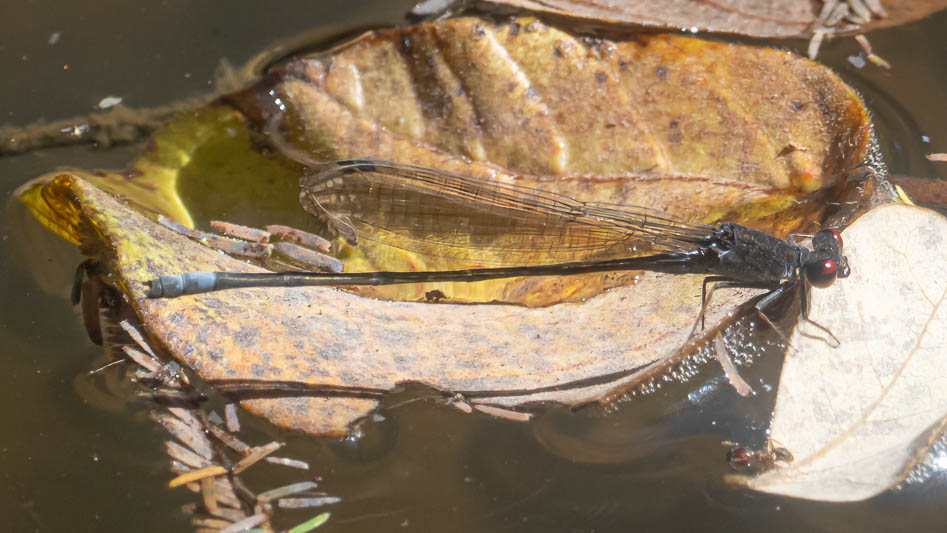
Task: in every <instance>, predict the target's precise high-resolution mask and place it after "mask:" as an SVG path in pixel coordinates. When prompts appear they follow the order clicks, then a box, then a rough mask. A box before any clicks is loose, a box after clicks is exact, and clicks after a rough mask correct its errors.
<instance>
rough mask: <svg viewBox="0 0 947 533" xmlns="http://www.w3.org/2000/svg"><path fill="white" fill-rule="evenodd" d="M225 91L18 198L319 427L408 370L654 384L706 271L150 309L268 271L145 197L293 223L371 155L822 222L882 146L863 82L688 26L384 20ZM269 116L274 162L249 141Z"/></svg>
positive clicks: (219, 359) (201, 350)
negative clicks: (312, 186)
mask: <svg viewBox="0 0 947 533" xmlns="http://www.w3.org/2000/svg"><path fill="white" fill-rule="evenodd" d="M578 96H581V97H578ZM225 101H226V102H228V103H230V104H231V105H233V106H235V107H236V108H238V109H239V110H240V111H241V112H240V113H238V112H235V111H234V110H233V109H231V108H227V107H224V106H215V107H209V108H206V109H204V110H201V111H200V112H199V113H196V114H194V115H188V116H185V117H182V118H180V119H179V120H176V121H174V122H173V123H172V124H170V125H169V127H168V129H167V131H166V132H164V133H162V134H161V135H159V136H158V138H157V141H156V145H155V146H156V148H155V149H153V150H152V151H151V152H149V153H148V154H146V155H145V156H143V158H142V159H141V160H140V161H138V162H137V163H136V165H135V168H136V169H137V172H133V173H129V174H128V175H111V176H108V177H106V178H104V179H107V180H108V190H109V191H111V192H113V193H115V194H117V197H113V196H111V195H109V194H107V193H105V192H103V191H102V190H100V188H97V187H94V186H92V185H91V184H90V183H89V182H87V181H85V180H84V179H82V178H81V177H79V174H78V173H54V174H51V175H48V176H47V177H46V178H45V179H44V180H41V183H39V184H37V185H34V186H32V187H31V188H27V189H25V190H26V192H25V193H24V196H23V199H24V200H25V201H26V202H27V203H28V204H29V206H30V208H31V209H32V210H33V212H34V213H36V214H37V216H38V217H39V218H41V220H43V222H44V224H46V226H47V227H49V228H51V229H53V230H54V231H56V232H57V233H59V234H60V235H62V236H64V237H66V238H67V239H70V240H71V241H72V242H76V243H79V244H80V246H81V248H82V250H83V252H84V253H86V254H87V255H89V256H90V257H92V258H93V259H95V260H96V261H98V262H99V263H101V265H102V270H101V271H103V272H108V273H110V275H109V276H107V277H108V278H109V283H111V284H113V285H115V286H116V287H117V288H118V289H119V290H120V291H121V292H122V293H123V294H124V295H125V297H126V299H127V300H128V302H129V304H130V305H131V307H132V308H133V309H134V311H135V312H136V314H137V315H138V317H139V318H140V319H141V321H142V322H143V323H144V326H145V328H144V329H146V330H147V331H148V333H149V335H150V337H151V340H152V341H153V342H154V343H156V344H157V345H158V346H161V347H162V348H164V349H165V350H166V352H167V353H170V354H172V355H173V356H174V357H175V358H177V359H178V360H179V361H181V362H182V363H183V364H184V365H186V366H187V367H189V368H191V369H192V370H194V371H195V372H196V373H197V374H199V375H200V376H201V377H202V378H203V379H204V380H206V381H208V382H209V383H210V384H211V385H213V386H215V387H217V388H218V390H221V391H224V392H225V393H227V394H231V395H232V396H233V397H234V398H235V399H237V400H244V401H242V402H241V403H242V405H243V406H244V407H247V408H248V409H249V410H251V411H253V412H255V413H258V414H261V415H263V416H266V417H267V418H269V419H270V420H271V421H273V422H275V423H276V424H279V425H281V426H284V427H288V428H292V429H296V430H301V431H306V432H309V433H320V434H323V433H340V432H342V431H344V430H345V428H346V426H347V425H348V424H349V423H350V422H352V421H353V420H355V419H357V418H359V417H360V416H362V415H364V414H365V413H366V412H368V411H369V410H370V409H372V408H373V407H374V406H375V405H376V400H377V398H378V397H379V396H380V395H382V394H384V393H385V392H387V391H389V390H391V389H392V388H394V387H396V386H397V385H398V384H399V383H403V382H408V381H417V382H422V383H424V384H426V385H429V386H430V387H433V388H434V389H437V390H438V391H442V392H443V395H444V398H445V399H447V398H449V397H452V395H453V393H461V399H460V400H459V402H464V403H467V402H469V403H470V404H474V405H484V404H493V405H497V406H502V407H504V408H507V409H511V408H512V409H519V408H522V407H523V406H524V405H526V404H529V403H532V402H540V401H552V402H560V403H564V404H568V405H577V404H582V403H587V402H592V401H596V400H598V399H599V398H601V397H602V396H603V395H605V394H609V395H611V394H620V391H621V390H622V387H624V386H627V385H628V384H629V383H632V382H634V381H635V380H636V379H639V377H640V376H648V377H649V379H650V377H653V374H651V373H649V372H650V371H653V370H654V367H651V368H649V365H651V364H652V363H655V362H662V364H663V363H666V362H667V361H668V360H669V358H670V357H671V356H672V355H675V354H678V355H681V354H683V353H688V352H691V351H693V350H694V349H695V348H694V346H688V347H685V349H683V350H682V346H684V344H685V342H686V341H687V337H688V332H689V331H690V329H691V326H692V324H693V322H694V319H695V317H696V316H697V314H698V307H699V301H700V292H701V291H700V281H701V279H700V277H699V276H668V275H654V274H644V275H641V276H637V275H635V274H634V273H632V274H628V275H626V276H625V277H623V278H622V279H620V280H617V281H616V279H611V278H618V277H619V276H614V275H605V276H602V277H601V278H600V279H597V280H594V282H593V283H592V284H591V285H593V286H595V287H597V290H601V288H602V287H603V286H605V287H607V286H609V284H612V285H623V286H621V287H619V288H616V289H614V290H611V291H610V292H607V293H604V294H601V295H599V296H595V297H592V296H591V294H589V293H582V292H580V291H574V290H573V289H572V287H571V286H569V285H564V284H563V282H562V281H561V280H558V279H548V278H547V279H545V280H530V281H529V282H527V283H526V284H523V285H520V286H519V287H518V288H515V289H510V290H508V292H507V294H510V293H512V294H513V295H514V296H515V295H517V294H519V295H525V296H523V299H521V300H516V299H515V298H510V299H509V300H506V301H523V302H525V303H533V302H532V301H531V300H528V299H529V298H533V297H534V295H551V296H555V297H556V298H558V300H554V301H561V300H562V296H563V294H566V293H570V292H571V296H572V297H573V298H574V299H575V300H577V302H576V303H566V304H561V305H556V306H552V307H546V308H523V307H514V306H508V305H466V306H465V305H456V304H443V303H442V304H436V305H435V304H423V303H416V302H381V301H376V300H372V299H367V298H362V297H359V296H356V295H353V294H348V293H345V292H341V291H337V290H330V289H320V288H305V289H276V290H270V289H249V290H238V291H227V292H222V293H214V294H206V295H199V296H194V297H184V298H179V299H174V300H150V299H147V298H145V297H144V290H145V289H144V285H143V284H144V282H146V281H148V280H151V279H153V278H156V277H159V276H163V275H170V274H179V273H182V272H189V271H201V270H211V271H237V272H239V271H248V270H254V268H253V267H250V266H248V265H247V264H245V263H243V262H240V261H237V260H234V259H231V258H229V257H226V256H224V255H222V254H220V253H217V252H214V251H211V250H208V249H207V248H205V247H203V246H200V245H198V244H197V243H195V242H192V241H191V240H189V239H187V238H186V237H183V236H181V235H179V234H176V233H173V232H171V231H169V230H167V229H166V228H164V227H161V226H159V225H157V224H155V223H154V222H152V220H151V219H150V218H146V217H144V216H142V215H141V214H140V212H145V213H147V214H149V215H151V216H154V215H155V214H159V213H161V214H166V215H169V216H171V217H172V218H178V219H179V221H183V222H188V221H189V218H190V217H193V218H194V219H196V220H198V221H200V222H201V223H202V224H204V223H206V222H205V221H207V220H209V219H214V218H222V217H223V215H226V214H228V213H229V212H230V210H232V209H236V208H237V207H238V206H239V205H241V204H244V205H252V206H253V210H252V211H253V215H252V216H253V217H256V220H254V221H247V220H243V219H241V220H237V221H235V222H242V223H251V224H253V223H255V224H260V223H281V224H293V223H295V221H296V220H308V219H310V217H308V215H306V214H305V212H304V211H303V210H302V209H301V208H300V207H299V206H298V204H296V197H297V195H298V190H297V188H296V187H297V185H296V179H297V178H299V177H300V176H302V175H303V174H304V173H305V172H306V169H304V168H302V167H301V166H300V163H302V164H303V165H305V166H312V167H318V160H320V159H336V158H349V157H364V156H371V157H377V158H387V159H392V160H396V161H401V162H406V163H412V164H421V165H427V166H434V167H437V168H442V169H445V170H453V171H457V172H462V173H466V174H473V175H476V176H480V177H488V178H493V179H500V180H508V181H515V182H516V183H519V184H523V185H531V186H536V187H540V188H545V189H548V190H553V191H557V192H563V193H565V194H567V195H569V196H573V197H577V198H578V199H580V200H590V201H606V202H613V203H622V204H635V205H647V206H649V207H652V208H657V209H661V210H665V211H669V212H671V213H673V214H676V215H678V216H681V217H684V218H688V219H692V220H693V219H696V220H706V221H710V220H716V219H718V218H726V219H728V220H731V221H737V222H740V221H748V220H752V221H754V225H755V226H756V227H759V228H762V229H767V230H770V231H772V232H773V233H777V234H785V233H787V232H789V231H794V230H795V231H806V230H808V229H811V228H812V227H813V226H814V225H816V224H817V223H818V222H817V221H818V220H820V219H822V218H823V214H824V209H825V200H826V199H827V198H830V197H834V196H833V195H834V191H832V192H829V191H825V189H826V188H827V187H828V186H829V185H832V184H834V183H837V181H838V180H839V179H840V177H841V176H842V175H844V174H845V173H846V172H847V171H848V170H850V169H852V167H854V166H855V165H857V164H858V163H859V162H860V161H861V160H862V159H863V157H864V154H865V150H866V146H867V143H868V141H869V138H870V125H869V123H868V121H867V114H866V111H865V109H864V106H863V105H862V104H861V101H860V100H859V99H858V97H857V95H855V93H854V92H853V91H852V90H851V89H850V88H848V87H847V86H845V85H844V84H843V83H842V82H841V81H839V80H838V78H836V77H835V76H834V75H832V74H831V72H829V71H828V70H826V69H824V68H823V67H821V66H819V65H817V64H815V63H812V62H810V61H808V60H805V59H802V58H800V57H798V56H795V55H792V54H787V53H786V52H783V51H776V50H768V49H763V48H757V47H744V46H736V45H727V44H720V43H709V42H705V41H700V40H696V39H688V38H684V37H674V36H656V35H647V36H634V37H631V38H629V39H628V40H626V41H622V42H611V41H605V40H588V39H580V38H577V37H576V36H574V35H571V34H569V33H566V32H563V31H560V30H557V29H555V28H552V27H549V26H546V25H544V24H542V23H540V22H538V21H536V20H533V19H521V20H516V21H513V22H510V23H508V24H504V25H499V26H492V25H490V24H488V23H486V22H483V21H480V20H475V19H457V20H449V21H444V22H441V23H437V24H427V25H421V26H418V27H416V28H411V29H405V30H387V31H379V32H371V33H369V34H366V35H365V36H363V37H362V38H360V39H358V40H356V41H355V42H353V43H350V44H347V45H345V46H342V47H340V48H338V49H336V50H333V51H332V52H329V53H326V54H322V55H319V56H312V57H306V58H300V59H296V60H291V61H289V62H288V63H286V64H284V65H282V66H281V67H279V68H277V69H275V70H274V71H272V72H271V73H270V74H269V76H267V77H266V79H265V81H263V82H261V84H260V85H258V86H256V87H254V88H251V89H248V90H247V91H244V92H241V93H239V94H235V95H232V96H231V97H229V98H227V99H226V100H225ZM255 129H258V130H263V131H264V133H268V134H269V136H268V139H269V141H270V142H271V143H272V144H273V145H275V146H276V147H277V148H279V149H280V150H281V153H273V152H268V151H266V150H265V149H262V150H261V149H258V148H260V143H259V142H258V141H259V140H260V139H259V138H258V137H255V136H254V134H253V132H254V130H255ZM255 148H257V149H255ZM102 187H103V188H105V186H104V185H103V186H102ZM149 187H150V189H149ZM136 188H140V189H142V190H145V191H148V190H158V191H159V192H160V194H158V195H154V196H155V198H153V199H152V200H153V201H154V202H156V203H155V204H154V205H150V204H149V203H148V202H147V201H146V200H145V199H140V198H139V197H138V196H135V195H134V194H129V193H128V192H127V191H134V190H135V189H136ZM820 188H822V189H823V191H824V192H823V193H822V194H819V193H817V194H812V195H809V196H801V192H804V191H812V190H815V189H820ZM174 189H176V190H177V191H180V192H181V194H182V197H183V199H185V200H186V199H189V198H193V199H194V201H193V202H188V204H189V205H191V204H192V205H191V210H190V212H189V213H179V212H178V213H176V212H173V210H171V209H170V208H168V207H167V205H170V204H168V201H172V202H176V201H180V199H179V198H178V197H177V196H175V195H174V194H172V191H173V190H174ZM287 192H291V194H286V193H287ZM149 194H153V193H149ZM287 198H288V199H289V200H290V201H291V203H290V202H287ZM788 206H792V209H786V207H788ZM261 219H262V220H261ZM346 253H348V254H351V255H349V256H345V257H343V259H345V260H346V269H347V270H349V271H354V270H360V269H361V270H378V269H386V268H387V269H397V268H398V267H399V265H404V264H408V265H410V268H420V267H423V266H424V265H425V264H429V263H425V262H424V260H419V259H418V258H417V257H411V256H406V255H404V253H403V251H395V252H393V251H392V250H387V251H385V250H375V249H367V250H366V249H359V250H357V251H352V250H348V251H346ZM358 254H362V255H363V257H358ZM396 254H397V257H396V258H395V259H396V260H397V261H400V263H398V262H396V263H394V264H392V262H391V259H392V257H393V256H395V255H396ZM366 258H367V259H366ZM401 268H404V267H403V266H402V267H401ZM619 282H620V283H619ZM543 283H546V284H547V285H546V288H542V287H540V286H539V285H538V284H543ZM409 290H418V289H417V288H410V289H409ZM432 292H433V291H432ZM567 296H568V294H567ZM583 298H588V301H585V302H584V303H579V301H580V300H581V299H583ZM747 298H748V295H747V293H745V292H737V291H735V292H730V293H724V294H719V295H717V296H716V297H715V301H714V307H713V308H712V310H711V316H710V317H709V319H708V324H717V326H714V327H708V329H707V331H706V333H705V334H704V336H705V337H706V338H712V336H713V335H714V334H715V333H716V331H717V330H718V329H719V328H720V327H721V325H720V324H721V322H720V316H721V315H722V314H723V312H724V311H729V310H732V309H734V308H735V307H736V306H737V305H738V304H739V303H740V302H746V300H747ZM567 299H568V298H567ZM430 300H432V301H437V300H438V298H437V297H434V298H430ZM546 303H550V302H549V301H545V302H543V304H546ZM742 309H745V306H744V308H742ZM700 342H702V340H700V341H699V342H697V343H696V344H699V343H700ZM662 368H663V367H662Z"/></svg>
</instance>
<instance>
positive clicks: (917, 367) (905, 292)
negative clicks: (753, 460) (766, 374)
mask: <svg viewBox="0 0 947 533" xmlns="http://www.w3.org/2000/svg"><path fill="white" fill-rule="evenodd" d="M844 238H845V244H846V248H845V250H846V253H847V255H848V258H849V260H850V262H851V264H852V275H851V277H850V278H848V279H846V280H845V282H844V283H837V284H836V285H834V286H833V287H831V288H828V289H825V290H823V291H818V292H816V291H813V294H812V299H813V303H812V311H811V312H812V314H813V316H816V317H819V320H820V321H821V322H822V323H823V324H824V325H825V326H827V327H829V328H830V329H831V330H832V331H833V332H834V333H835V335H837V336H838V337H839V339H840V340H841V342H842V345H841V347H840V348H838V349H832V348H831V347H830V346H829V345H827V344H826V343H825V342H823V341H822V340H820V339H818V338H811V337H808V336H806V332H808V333H812V331H813V330H807V329H805V328H804V327H802V326H800V327H801V328H802V329H800V330H798V331H797V332H796V333H795V334H794V335H793V337H792V339H791V340H792V343H793V344H794V345H795V346H796V347H797V348H798V351H797V352H791V353H790V354H789V355H787V362H786V364H785V366H784V368H783V373H782V377H781V380H780V385H779V393H778V397H777V402H776V413H775V417H774V420H773V426H772V438H773V440H774V441H777V442H779V444H780V445H781V446H784V447H786V448H787V449H788V450H789V451H790V452H792V455H793V456H795V460H794V461H793V462H792V463H790V464H789V465H787V466H784V467H782V468H777V469H775V470H772V471H770V472H767V473H765V474H762V475H761V476H759V477H757V478H754V479H749V480H744V481H745V482H746V483H747V485H749V486H750V487H752V488H754V489H757V490H761V491H765V492H770V493H774V494H782V495H787V496H793V497H797V498H806V499H813V500H822V501H855V500H861V499H865V498H869V497H871V496H874V495H876V494H879V493H880V492H882V491H884V490H886V489H888V488H890V487H891V486H893V485H895V484H897V483H898V482H899V481H900V480H902V479H903V477H904V476H905V475H906V474H907V473H908V471H910V469H911V468H912V467H913V466H914V465H915V464H916V463H917V462H918V461H920V460H922V459H923V457H924V455H925V454H926V453H927V448H928V446H929V444H930V442H931V439H932V438H933V437H934V436H936V435H934V433H936V432H937V431H943V421H944V420H945V417H947V369H945V364H947V363H945V361H947V360H945V357H944V356H945V354H947V350H945V346H947V338H945V336H947V279H945V278H944V273H943V268H944V265H945V264H947V219H945V218H944V217H943V216H941V215H938V214H935V213H933V212H930V211H926V210H923V209H920V208H916V207H909V206H904V205H890V206H885V207H881V208H878V209H875V210H873V211H871V212H869V213H868V214H866V215H865V216H863V217H862V218H860V219H859V220H857V221H856V222H855V223H854V224H853V225H852V226H851V227H849V228H848V229H847V230H846V231H845V233H844Z"/></svg>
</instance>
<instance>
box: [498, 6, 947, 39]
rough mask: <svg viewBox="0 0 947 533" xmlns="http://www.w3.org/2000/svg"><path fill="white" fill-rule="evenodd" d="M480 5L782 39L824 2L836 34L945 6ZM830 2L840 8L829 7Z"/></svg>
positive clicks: (803, 32)
mask: <svg viewBox="0 0 947 533" xmlns="http://www.w3.org/2000/svg"><path fill="white" fill-rule="evenodd" d="M483 3H492V4H499V5H504V6H511V7H516V8H521V9H529V10H531V11H537V12H540V13H549V14H554V15H560V16H568V17H574V18H577V19H579V20H582V21H586V22H592V23H608V24H616V23H617V24H624V25H633V26H645V27H658V28H664V29H674V30H678V29H681V28H684V29H693V31H710V32H720V33H737V34H741V35H748V36H751V37H783V38H785V37H809V36H810V35H811V34H812V31H813V29H815V28H816V27H817V23H818V22H819V21H820V19H821V18H823V17H821V16H820V15H821V14H822V13H823V11H824V10H825V9H826V5H827V4H828V9H829V11H836V12H837V13H840V16H838V17H829V16H826V17H825V18H828V19H829V20H830V21H833V22H832V24H830V26H833V27H835V28H834V30H835V32H836V33H844V32H853V31H869V30H872V29H876V28H883V27H889V26H898V25H901V24H906V23H908V22H911V21H913V20H917V19H920V18H923V17H925V16H927V15H929V14H931V13H934V12H935V11H939V10H941V9H943V8H944V7H945V4H944V2H943V1H942V0H909V1H905V0H880V1H879V0H780V1H777V2H773V1H770V2H759V1H754V0H724V1H718V2H705V1H701V0H664V1H662V2H653V1H650V0H592V1H581V2H579V1H574V0H487V1H485V2H483ZM833 6H837V7H839V8H841V9H832V8H833ZM827 15H829V14H827ZM866 19H867V20H866Z"/></svg>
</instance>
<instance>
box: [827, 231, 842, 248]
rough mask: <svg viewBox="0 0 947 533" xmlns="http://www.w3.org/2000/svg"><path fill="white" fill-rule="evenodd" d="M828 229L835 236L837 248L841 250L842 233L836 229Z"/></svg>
mask: <svg viewBox="0 0 947 533" xmlns="http://www.w3.org/2000/svg"><path fill="white" fill-rule="evenodd" d="M829 231H831V232H832V236H833V237H835V242H837V243H838V249H839V250H842V249H843V246H842V234H841V233H839V232H837V231H835V230H834V229H830V230H829Z"/></svg>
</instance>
